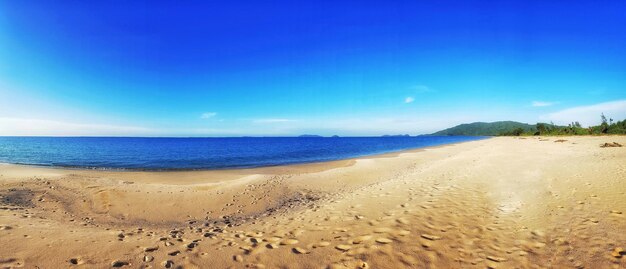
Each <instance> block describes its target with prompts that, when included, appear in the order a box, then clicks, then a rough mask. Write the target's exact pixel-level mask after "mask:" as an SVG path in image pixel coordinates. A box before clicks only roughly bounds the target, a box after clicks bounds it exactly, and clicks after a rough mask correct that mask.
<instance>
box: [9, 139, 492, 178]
mask: <svg viewBox="0 0 626 269" xmlns="http://www.w3.org/2000/svg"><path fill="white" fill-rule="evenodd" d="M478 139H484V137H469V136H419V137H334V138H331V137H262V138H261V137H254V138H248V137H241V138H127V137H0V162H2V163H16V164H33V165H45V166H62V167H80V168H100V169H145V170H170V169H171V170H177V169H225V168H247V167H260V166H273V165H283V164H295V163H307V162H319V161H330V160H338V159H346V158H351V157H359V156H366V155H373V154H380V153H388V152H394V151H399V150H406V149H414V148H422V147H428V146H436V145H443V144H449V143H455V142H462V141H470V140H478Z"/></svg>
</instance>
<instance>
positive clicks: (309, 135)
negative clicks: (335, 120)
mask: <svg viewBox="0 0 626 269" xmlns="http://www.w3.org/2000/svg"><path fill="white" fill-rule="evenodd" d="M298 137H323V136H321V135H312V134H303V135H299V136H298Z"/></svg>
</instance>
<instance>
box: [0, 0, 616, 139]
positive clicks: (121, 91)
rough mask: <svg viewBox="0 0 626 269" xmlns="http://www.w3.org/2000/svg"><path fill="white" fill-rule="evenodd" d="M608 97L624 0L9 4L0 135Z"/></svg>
mask: <svg viewBox="0 0 626 269" xmlns="http://www.w3.org/2000/svg"><path fill="white" fill-rule="evenodd" d="M129 2H133V3H129ZM602 112H604V113H605V114H607V115H608V116H609V117H613V118H615V119H624V118H626V1H441V0H437V1H379V2H375V1H324V0H322V1H310V2H304V1H284V2H281V1H255V3H252V1H250V2H236V1H223V3H218V1H169V3H166V2H159V1H145V2H140V1H36V0H33V1H0V135H128V136H239V135H297V134H303V133H313V134H322V135H332V134H338V135H380V134H400V133H401V134H404V133H408V134H421V133H430V132H433V131H436V130H439V129H443V128H446V127H450V126H452V125H456V124H459V123H465V122H473V121H496V120H517V121H522V122H529V123H535V122H537V121H548V122H549V121H554V122H555V123H560V124H563V123H568V122H571V121H574V120H578V121H581V123H583V124H595V123H597V122H598V121H599V118H600V117H599V115H600V113H602Z"/></svg>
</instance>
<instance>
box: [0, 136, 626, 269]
mask: <svg viewBox="0 0 626 269" xmlns="http://www.w3.org/2000/svg"><path fill="white" fill-rule="evenodd" d="M558 139H563V140H566V141H560V142H555V140H557V138H549V137H548V138H541V139H539V138H535V137H529V138H526V139H518V138H510V137H502V138H492V139H488V140H482V141H473V142H467V143H461V144H455V145H450V146H444V147H436V148H429V149H425V150H418V151H410V152H406V153H402V154H396V155H386V156H379V157H376V158H358V159H354V160H345V161H338V162H329V163H320V164H311V165H299V166H285V167H272V168H261V169H248V170H234V171H196V172H112V171H86V170H65V169H51V168H41V167H30V166H17V165H0V268H2V267H9V268H13V267H17V268H19V267H24V268H110V267H127V268H149V267H150V268H179V267H181V268H486V267H491V268H576V267H578V268H583V267H585V268H612V267H615V268H624V267H626V253H625V252H624V250H623V249H620V248H626V232H625V231H626V215H625V213H626V147H621V148H620V147H611V148H609V147H607V148H601V147H600V144H603V143H605V142H614V141H615V142H618V143H620V144H626V137H623V136H622V137H619V136H618V137H614V136H611V137H565V138H558Z"/></svg>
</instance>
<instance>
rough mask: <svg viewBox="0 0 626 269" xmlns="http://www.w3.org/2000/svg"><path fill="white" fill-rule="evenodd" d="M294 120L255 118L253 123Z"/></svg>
mask: <svg viewBox="0 0 626 269" xmlns="http://www.w3.org/2000/svg"><path fill="white" fill-rule="evenodd" d="M293 121H295V120H290V119H256V120H254V121H253V122H254V123H281V122H293Z"/></svg>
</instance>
